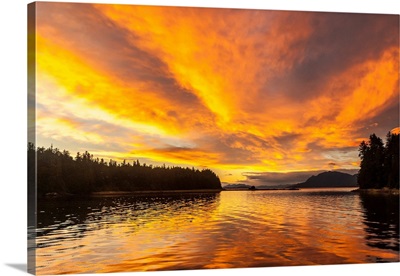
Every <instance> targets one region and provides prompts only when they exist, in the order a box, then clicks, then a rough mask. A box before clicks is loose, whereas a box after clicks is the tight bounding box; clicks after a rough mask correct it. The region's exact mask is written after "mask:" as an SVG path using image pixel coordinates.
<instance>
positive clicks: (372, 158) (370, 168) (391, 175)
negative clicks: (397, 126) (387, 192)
mask: <svg viewBox="0 0 400 276" xmlns="http://www.w3.org/2000/svg"><path fill="white" fill-rule="evenodd" d="M358 151H359V157H360V158H361V163H360V170H359V172H358V178H357V182H358V185H359V187H360V189H382V188H392V189H399V134H395V133H391V132H389V133H388V134H387V135H386V142H385V143H383V141H382V139H381V138H379V137H378V136H376V135H375V134H371V135H370V137H369V140H368V141H367V142H365V141H362V142H361V144H360V146H359V149H358Z"/></svg>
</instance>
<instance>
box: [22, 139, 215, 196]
mask: <svg viewBox="0 0 400 276" xmlns="http://www.w3.org/2000/svg"><path fill="white" fill-rule="evenodd" d="M35 158H36V160H37V162H36V164H37V169H36V178H37V194H38V196H43V195H46V194H48V193H58V194H77V195H78V194H79V195H86V194H90V193H92V192H100V191H157V190H192V189H221V182H220V179H219V178H218V176H217V175H216V174H215V173H214V172H213V171H211V170H209V169H203V170H198V169H194V168H182V167H167V166H165V165H164V166H153V165H146V164H140V162H139V160H136V161H133V162H132V163H129V162H126V160H124V161H123V162H121V163H117V162H116V161H114V160H110V161H109V162H105V161H104V159H99V158H94V157H93V155H92V154H90V153H89V152H88V151H85V152H84V153H82V154H81V153H79V152H78V153H77V154H76V156H75V158H73V157H72V156H71V155H70V153H69V151H67V150H63V151H60V150H59V149H57V148H53V146H51V147H49V148H44V147H38V148H37V149H36V148H35V146H34V145H33V144H32V143H29V144H28V163H29V162H31V163H30V164H32V162H34V159H35Z"/></svg>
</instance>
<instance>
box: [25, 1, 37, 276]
mask: <svg viewBox="0 0 400 276" xmlns="http://www.w3.org/2000/svg"><path fill="white" fill-rule="evenodd" d="M27 12H28V26H27V42H28V43H27V44H28V45H27V46H28V47H27V56H28V57H27V63H28V64H27V69H28V87H27V88H28V93H27V97H28V106H27V108H28V110H27V114H28V118H27V119H28V120H27V121H28V126H27V127H28V129H27V132H28V137H27V138H28V145H27V147H28V154H27V163H28V164H27V165H28V172H27V175H28V183H27V185H28V187H27V189H28V204H27V207H28V208H27V209H28V210H27V214H28V218H27V219H28V225H27V226H28V227H27V235H28V236H27V243H28V244H27V246H28V247H27V259H28V262H27V263H28V265H27V272H28V273H30V274H34V275H35V274H36V226H37V220H36V206H37V198H36V160H37V159H36V150H32V148H30V147H31V146H33V147H35V145H36V3H35V2H33V3H29V4H28V5H27Z"/></svg>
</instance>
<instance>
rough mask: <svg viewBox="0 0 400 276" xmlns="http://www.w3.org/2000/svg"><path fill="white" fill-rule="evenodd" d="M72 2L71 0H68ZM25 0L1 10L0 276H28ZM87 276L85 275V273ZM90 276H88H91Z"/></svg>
mask: <svg viewBox="0 0 400 276" xmlns="http://www.w3.org/2000/svg"><path fill="white" fill-rule="evenodd" d="M67 2H73V1H67ZM83 2H97V3H127V4H152V5H170V6H174V5H175V6H176V5H178V6H204V7H232V8H258V9H279V10H308V11H339V12H362V13H385V14H399V13H400V4H398V1H397V0H379V1H377V0H279V1H278V0H274V1H271V0H270V1H265V0H264V1H262V0H258V1H257V0H241V1H238V0H235V1H232V0H231V1H226V0H218V1H217V0H214V1H210V0H203V1H200V0H186V1H180V0H164V1H161V0H158V1H157V0H142V1H139V0H137V1H135V0H117V1H114V0H113V1H111V0H108V1H104V0H103V1H102V0H97V1H83ZM28 3H29V1H25V0H6V1H2V6H1V9H0V13H1V15H0V20H1V25H0V26H1V32H0V39H1V40H0V41H1V42H0V45H1V51H0V64H1V75H0V80H1V82H0V88H1V90H0V91H1V94H0V95H1V99H0V112H1V116H0V185H1V190H0V191H1V192H2V193H1V196H0V204H1V206H0V207H1V208H0V212H1V213H0V214H1V216H0V220H1V224H0V228H1V233H0V248H1V249H0V250H1V259H0V275H5V276H9V275H10V276H13V275H26V272H24V271H23V270H24V269H25V267H26V262H27V261H26V225H27V224H26V216H27V215H26V209H27V204H26V191H27V189H26V170H27V169H26V146H27V132H26V128H27V122H26V116H27V115H26V109H27V100H26V99H27V96H26V95H27V81H26V80H27V73H26V72H27V70H26V25H27V19H26V18H27V12H26V10H27V4H28ZM395 272H397V273H398V272H400V263H395V264H393V263H392V264H378V265H376V264H367V265H335V266H307V267H285V268H282V267H281V268H252V269H229V270H206V271H204V270H197V271H173V272H151V273H143V272H141V273H118V274H97V275H138V276H139V275H146V276H147V275H155V276H157V275H160V276H171V275H204V273H207V275H210V276H212V275H242V274H243V273H246V274H251V275H253V274H255V275H265V274H268V275H272V276H273V275H286V274H287V275H290V274H296V275H310V276H314V275H321V274H322V275H337V274H343V275H355V274H362V275H363V276H364V275H366V276H367V275H379V274H386V275H387V274H395ZM81 275H85V274H81ZM87 275H89V274H87Z"/></svg>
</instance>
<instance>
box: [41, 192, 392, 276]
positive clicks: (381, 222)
mask: <svg viewBox="0 0 400 276" xmlns="http://www.w3.org/2000/svg"><path fill="white" fill-rule="evenodd" d="M350 190H351V189H349V188H344V189H343V188H342V189H333V190H332V189H330V190H327V189H325V190H324V189H303V190H300V191H223V192H221V193H217V194H180V195H168V196H147V197H146V196H130V197H101V198H89V199H74V200H71V199H69V200H68V199H46V200H43V199H42V200H39V202H38V224H39V225H38V227H39V229H38V239H37V247H38V248H37V251H36V253H37V264H38V267H37V273H38V274H61V273H91V272H100V273H104V272H120V271H145V270H174V269H197V268H228V267H260V266H262V267H268V266H291V265H314V264H344V263H370V262H373V263H375V262H398V261H399V198H398V197H396V196H387V195H359V194H357V193H351V192H349V191H350Z"/></svg>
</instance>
